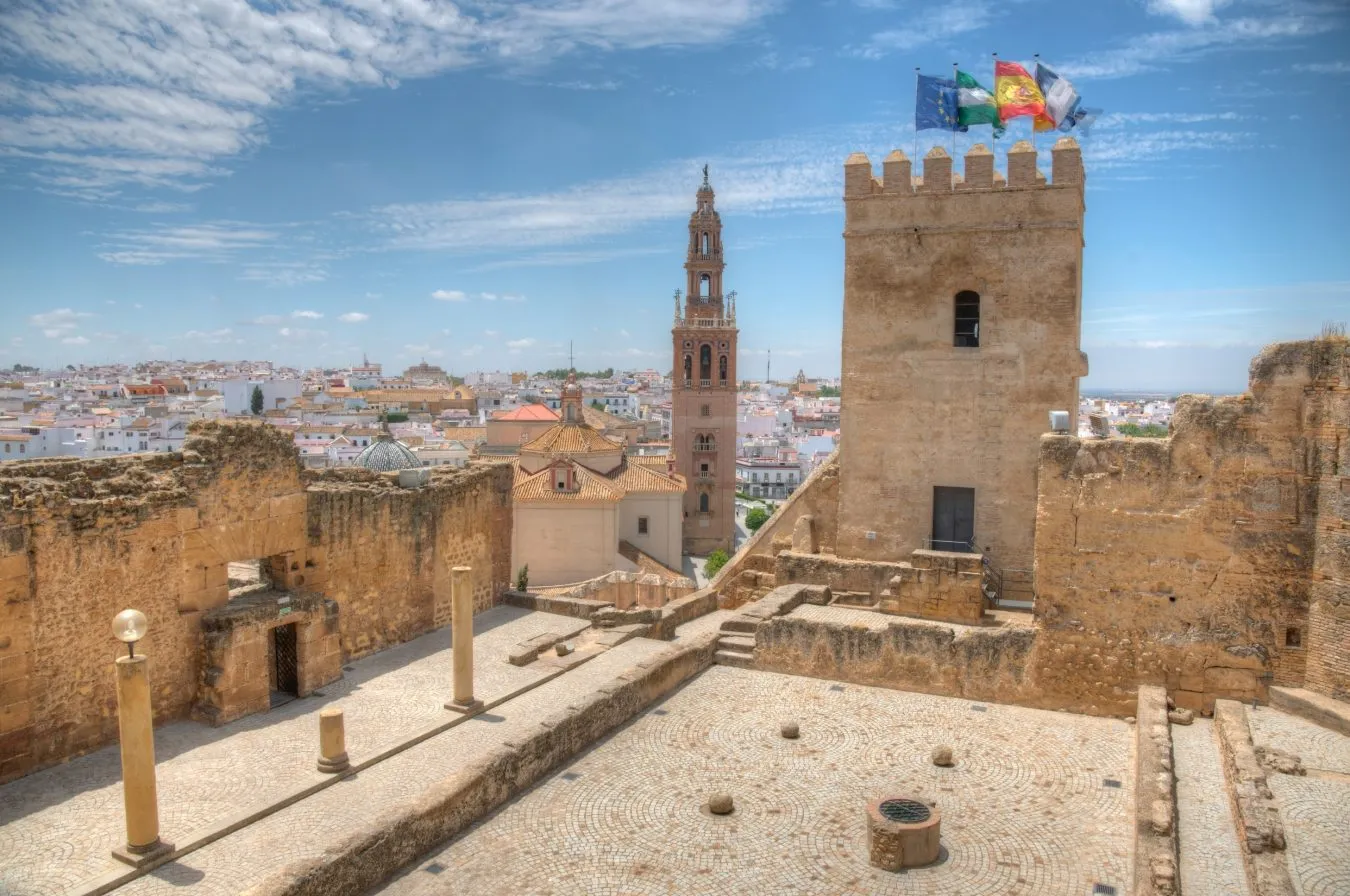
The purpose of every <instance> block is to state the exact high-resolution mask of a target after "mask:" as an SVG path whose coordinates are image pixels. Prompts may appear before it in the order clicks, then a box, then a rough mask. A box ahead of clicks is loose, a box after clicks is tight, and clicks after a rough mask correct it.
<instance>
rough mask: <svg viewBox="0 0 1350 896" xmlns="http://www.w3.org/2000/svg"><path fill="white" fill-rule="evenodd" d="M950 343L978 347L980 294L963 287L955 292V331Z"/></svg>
mask: <svg viewBox="0 0 1350 896" xmlns="http://www.w3.org/2000/svg"><path fill="white" fill-rule="evenodd" d="M952 345H959V346H965V347H968V348H979V346H980V294H979V293H978V292H971V291H970V290H968V289H963V290H962V291H961V292H958V293H957V294H956V333H955V336H954V337H953V339H952Z"/></svg>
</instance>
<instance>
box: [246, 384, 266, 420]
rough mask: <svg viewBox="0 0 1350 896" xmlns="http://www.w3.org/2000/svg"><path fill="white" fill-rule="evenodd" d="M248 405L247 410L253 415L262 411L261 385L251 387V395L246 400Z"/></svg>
mask: <svg viewBox="0 0 1350 896" xmlns="http://www.w3.org/2000/svg"><path fill="white" fill-rule="evenodd" d="M248 407H249V410H251V411H252V412H253V416H255V417H256V416H258V415H259V414H261V413H262V411H263V394H262V386H254V387H253V396H252V397H251V398H250V399H249V400H248Z"/></svg>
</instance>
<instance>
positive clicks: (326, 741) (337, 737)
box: [319, 707, 351, 774]
mask: <svg viewBox="0 0 1350 896" xmlns="http://www.w3.org/2000/svg"><path fill="white" fill-rule="evenodd" d="M349 768H351V762H350V761H349V760H348V759H347V731H346V728H345V726H344V724H343V721H342V710H340V709H338V708H337V707H330V708H329V709H324V710H320V712H319V771H321V772H327V773H330V774H332V773H336V772H345V771H346V770H347V769H349Z"/></svg>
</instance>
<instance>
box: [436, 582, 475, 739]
mask: <svg viewBox="0 0 1350 896" xmlns="http://www.w3.org/2000/svg"><path fill="white" fill-rule="evenodd" d="M472 573H473V569H472V568H471V567H468V566H456V567H455V568H454V569H452V570H450V631H451V647H452V648H453V650H452V653H453V654H454V664H455V684H454V698H453V699H452V700H451V701H450V702H449V703H447V704H445V708H446V709H453V710H455V711H457V712H465V713H470V712H477V711H478V710H480V709H482V708H483V701H481V700H475V699H474V696H473V581H472V578H471V575H472Z"/></svg>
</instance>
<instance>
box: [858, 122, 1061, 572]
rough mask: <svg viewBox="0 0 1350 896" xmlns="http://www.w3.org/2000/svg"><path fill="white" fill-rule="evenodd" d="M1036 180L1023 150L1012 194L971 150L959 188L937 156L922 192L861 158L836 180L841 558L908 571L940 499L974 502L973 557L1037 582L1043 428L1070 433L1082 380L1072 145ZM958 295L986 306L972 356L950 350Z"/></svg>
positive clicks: (1009, 182) (1016, 150) (893, 160)
mask: <svg viewBox="0 0 1350 896" xmlns="http://www.w3.org/2000/svg"><path fill="white" fill-rule="evenodd" d="M1036 163H1037V157H1036V152H1035V150H1034V149H1033V148H1032V147H1031V145H1030V144H1028V143H1025V142H1022V143H1019V144H1017V145H1016V146H1014V147H1013V148H1012V150H1011V151H1010V152H1009V154H1008V162H1007V165H1008V176H1007V179H1006V182H1005V181H1004V178H1003V176H1002V175H1001V174H996V173H995V172H994V158H993V156H992V155H991V154H990V153H989V152H988V151H987V150H986V149H984V147H982V146H981V147H975V148H973V149H972V150H971V152H970V153H968V154H967V155H966V157H965V171H964V177H963V176H961V175H957V174H954V173H953V171H952V164H953V162H952V159H951V158H949V157H948V156H947V154H946V153H945V152H944V151H943V150H942V149H940V148H937V149H934V150H933V151H932V152H930V153H929V155H928V157H927V158H926V159H925V160H924V163H923V178H922V182H921V183H920V184H918V185H917V187H916V186H915V185H914V183H913V182H912V180H911V173H910V160H909V159H907V158H905V157H904V155H903V154H902V153H899V152H895V153H892V154H891V156H889V157H888V158H887V159H886V161H885V163H884V177H883V178H882V179H875V178H874V177H873V170H872V165H871V162H870V161H868V159H867V157H866V156H864V155H862V154H854V155H853V156H850V157H849V159H848V161H847V162H846V163H845V165H844V181H845V186H844V209H845V225H844V227H845V229H844V245H845V252H844V328H843V349H842V351H843V354H842V360H843V394H844V413H843V416H842V426H843V430H842V442H841V444H842V446H843V448H844V450H845V451H846V452H847V456H848V462H847V463H846V464H845V465H844V467H843V471H842V474H841V481H840V498H839V535H838V539H837V543H836V553H837V554H838V555H839V556H841V557H850V558H860V559H866V560H891V561H901V560H906V559H908V557H909V555H910V553H911V552H912V551H914V550H916V549H920V548H926V547H929V545H928V544H927V543H926V542H925V539H927V538H929V537H930V536H931V535H932V531H933V490H934V487H936V486H950V487H958V488H973V489H974V491H975V510H974V538H975V540H976V546H977V548H978V549H979V550H981V551H983V552H985V553H986V554H987V555H988V556H989V557H990V558H991V560H992V561H993V562H994V563H995V564H996V565H998V566H999V567H1002V568H1005V569H1023V568H1029V567H1030V566H1031V557H1032V529H1033V524H1034V520H1035V514H1036V457H1037V452H1038V439H1039V436H1040V435H1041V434H1042V433H1043V432H1045V431H1046V429H1047V428H1048V412H1049V411H1051V410H1066V411H1068V412H1069V413H1070V418H1071V421H1072V419H1073V417H1074V416H1075V414H1076V408H1077V405H1078V400H1077V399H1078V383H1077V378H1078V377H1080V376H1083V375H1085V374H1086V373H1087V363H1086V358H1085V357H1084V356H1083V355H1082V353H1081V352H1080V351H1079V329H1080V317H1081V277H1082V252H1083V215H1084V199H1083V170H1082V162H1081V158H1080V155H1079V150H1078V148H1077V144H1075V143H1074V142H1073V141H1072V140H1069V139H1067V138H1065V139H1061V141H1060V142H1059V143H1058V144H1056V147H1055V150H1054V153H1053V178H1052V182H1050V183H1047V182H1046V179H1045V177H1044V176H1043V175H1041V174H1039V172H1037V170H1036ZM967 290H969V291H973V292H975V293H978V295H979V345H978V347H971V346H964V345H963V346H957V345H955V344H954V341H955V340H954V336H955V297H956V294H957V293H958V292H962V291H967ZM1071 431H1072V429H1071ZM936 547H943V546H941V545H938V546H936Z"/></svg>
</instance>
